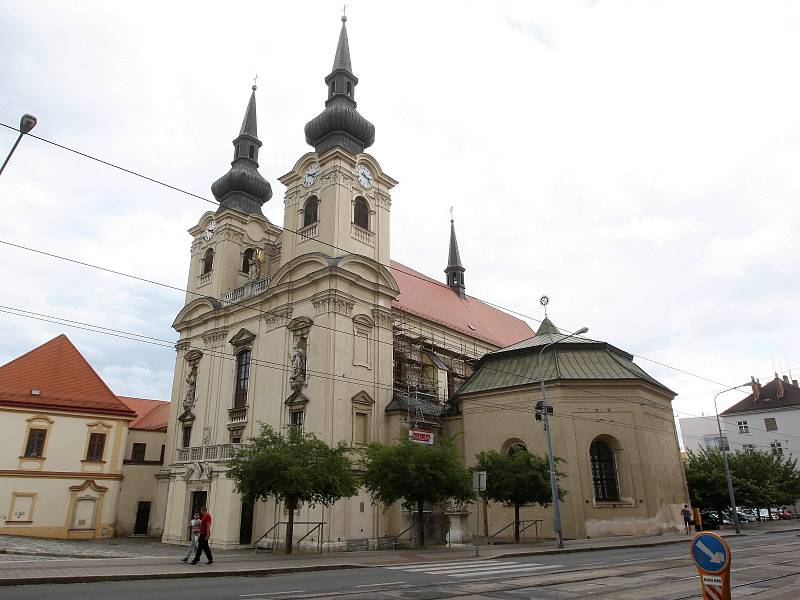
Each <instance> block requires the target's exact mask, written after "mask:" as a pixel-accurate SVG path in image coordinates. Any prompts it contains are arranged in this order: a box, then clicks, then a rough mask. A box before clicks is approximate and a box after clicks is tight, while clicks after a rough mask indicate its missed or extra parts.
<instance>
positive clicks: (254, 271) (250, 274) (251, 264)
mask: <svg viewBox="0 0 800 600" xmlns="http://www.w3.org/2000/svg"><path fill="white" fill-rule="evenodd" d="M256 279H258V261H257V260H256V257H255V254H254V255H253V256H251V257H250V260H249V261H248V263H247V280H248V281H250V283H252V282H254V281H255V280H256Z"/></svg>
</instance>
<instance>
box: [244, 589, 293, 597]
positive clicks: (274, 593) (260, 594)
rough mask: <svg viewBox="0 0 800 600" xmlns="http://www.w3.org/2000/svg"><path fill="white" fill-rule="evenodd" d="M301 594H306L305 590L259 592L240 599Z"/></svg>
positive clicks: (245, 595)
mask: <svg viewBox="0 0 800 600" xmlns="http://www.w3.org/2000/svg"><path fill="white" fill-rule="evenodd" d="M301 592H305V590H286V591H285V592H259V593H258V594H239V598H255V597H258V596H260V597H264V596H274V595H276V594H300V593H301Z"/></svg>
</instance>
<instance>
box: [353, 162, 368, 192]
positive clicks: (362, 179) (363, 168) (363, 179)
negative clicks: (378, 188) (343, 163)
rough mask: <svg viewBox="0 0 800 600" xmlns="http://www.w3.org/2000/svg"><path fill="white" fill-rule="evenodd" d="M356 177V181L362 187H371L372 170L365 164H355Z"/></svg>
mask: <svg viewBox="0 0 800 600" xmlns="http://www.w3.org/2000/svg"><path fill="white" fill-rule="evenodd" d="M356 177H357V178H358V183H360V184H361V186H362V187H365V188H371V187H372V171H370V170H369V167H368V166H367V165H365V164H359V165H356Z"/></svg>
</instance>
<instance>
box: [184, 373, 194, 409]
mask: <svg viewBox="0 0 800 600" xmlns="http://www.w3.org/2000/svg"><path fill="white" fill-rule="evenodd" d="M196 387H197V365H196V364H193V365H191V367H190V368H189V373H187V375H186V395H185V396H184V398H183V408H185V409H186V410H191V408H192V407H193V406H194V394H195V388H196Z"/></svg>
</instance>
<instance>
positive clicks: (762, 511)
mask: <svg viewBox="0 0 800 600" xmlns="http://www.w3.org/2000/svg"><path fill="white" fill-rule="evenodd" d="M769 513H770V511H768V510H767V509H766V508H759V509H758V514H759V515H760V516H761V520H762V521H769V520H770V519H771V520H773V521H776V520H777V519H778V515H776V514H775V510H773V511H772V516H771V517H770V514H769Z"/></svg>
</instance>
